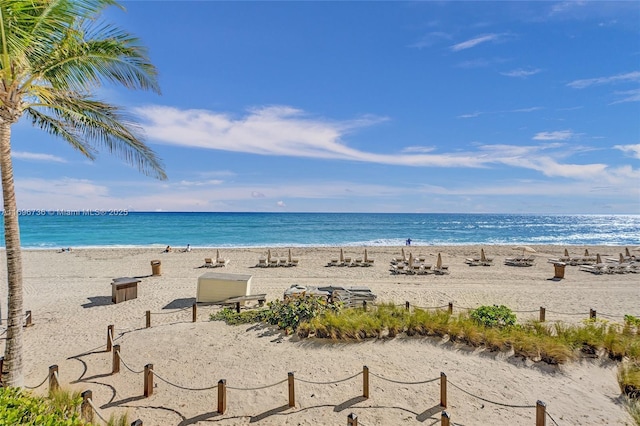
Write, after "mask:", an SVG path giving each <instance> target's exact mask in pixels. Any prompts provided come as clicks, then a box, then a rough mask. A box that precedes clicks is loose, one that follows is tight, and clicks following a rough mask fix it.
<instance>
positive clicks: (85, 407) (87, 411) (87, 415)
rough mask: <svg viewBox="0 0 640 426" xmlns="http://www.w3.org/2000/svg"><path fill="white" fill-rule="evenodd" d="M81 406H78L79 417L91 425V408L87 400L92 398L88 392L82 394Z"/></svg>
mask: <svg viewBox="0 0 640 426" xmlns="http://www.w3.org/2000/svg"><path fill="white" fill-rule="evenodd" d="M81 395H82V404H81V405H80V417H82V420H84V421H85V422H87V423H93V407H91V403H90V402H89V400H90V399H91V397H92V395H93V394H92V393H91V391H90V390H86V391H84V392H82V394H81Z"/></svg>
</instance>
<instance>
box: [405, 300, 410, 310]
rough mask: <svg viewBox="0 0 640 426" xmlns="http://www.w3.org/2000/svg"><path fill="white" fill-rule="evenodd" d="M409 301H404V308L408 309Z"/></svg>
mask: <svg viewBox="0 0 640 426" xmlns="http://www.w3.org/2000/svg"><path fill="white" fill-rule="evenodd" d="M409 307H410V305H409V301H408V300H407V301H406V302H404V308H405V309H406V310H407V311H408V310H409Z"/></svg>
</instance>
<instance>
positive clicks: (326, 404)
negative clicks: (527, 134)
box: [0, 246, 640, 426]
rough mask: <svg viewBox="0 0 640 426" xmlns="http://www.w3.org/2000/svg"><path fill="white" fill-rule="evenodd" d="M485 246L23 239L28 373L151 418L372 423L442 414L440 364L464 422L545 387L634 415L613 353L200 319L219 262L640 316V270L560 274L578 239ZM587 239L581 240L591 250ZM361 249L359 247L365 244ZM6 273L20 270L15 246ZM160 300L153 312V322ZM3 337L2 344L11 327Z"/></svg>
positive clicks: (265, 280)
mask: <svg viewBox="0 0 640 426" xmlns="http://www.w3.org/2000/svg"><path fill="white" fill-rule="evenodd" d="M484 247H485V250H486V252H487V256H489V257H493V258H494V259H495V260H494V265H493V266H491V267H470V266H468V265H466V264H465V263H464V259H465V258H467V257H471V256H478V255H479V252H480V246H443V247H436V246H412V247H407V248H406V250H407V254H408V252H409V251H411V252H412V253H413V254H414V256H417V255H419V254H423V255H425V256H426V257H427V261H428V262H431V263H433V264H435V261H436V256H437V253H438V252H440V253H442V256H443V260H444V263H445V264H448V265H449V270H450V274H449V275H443V276H434V275H428V276H405V275H391V274H390V272H389V261H390V259H391V258H392V257H394V256H398V255H399V253H400V249H401V247H369V248H368V252H369V257H372V258H375V263H374V265H373V266H372V267H369V268H362V267H357V268H340V267H325V265H326V264H327V262H328V261H329V260H330V259H331V258H332V257H335V256H337V254H338V252H339V248H325V247H323V248H294V249H293V254H294V257H296V258H299V259H300V262H299V266H297V267H292V268H255V267H254V266H255V265H256V264H257V263H258V258H259V257H260V256H262V255H264V254H266V248H265V249H258V248H251V249H240V248H236V249H221V250H220V255H221V257H225V258H228V259H230V263H229V264H228V265H227V267H226V268H218V269H203V268H198V267H199V266H201V265H203V264H204V258H205V257H215V249H198V248H194V249H193V250H192V251H191V252H189V253H180V252H172V253H162V254H161V253H160V251H161V250H162V249H146V248H145V249H74V250H73V251H71V252H65V253H58V252H57V251H55V250H51V251H38V250H34V251H25V252H23V257H24V293H25V303H24V307H25V310H31V311H32V315H33V326H32V327H30V328H28V329H25V333H24V337H25V342H24V355H25V360H24V361H25V363H24V365H25V384H26V385H27V386H35V385H37V384H39V383H40V382H41V381H42V380H43V379H44V378H45V377H47V374H48V368H49V366H50V365H54V364H56V365H58V367H59V377H60V380H61V382H62V384H63V386H65V387H67V388H71V389H75V390H78V391H83V390H86V389H90V390H92V392H93V401H94V403H95V405H96V406H97V407H98V408H99V412H100V414H101V415H102V416H105V417H108V416H110V415H111V414H123V413H125V412H127V413H128V416H129V421H130V422H131V421H133V420H135V419H138V418H139V419H141V420H143V422H144V424H145V426H146V425H192V424H193V425H195V424H200V425H204V424H222V425H243V424H249V423H257V424H262V425H338V424H346V422H347V416H348V414H349V413H355V414H357V416H358V419H359V421H360V424H364V425H367V426H370V425H399V424H429V425H433V424H436V423H437V424H439V422H440V416H441V409H440V408H439V407H438V404H439V401H440V387H439V380H436V381H433V382H429V383H423V384H411V383H412V382H423V381H428V380H431V379H437V378H439V376H440V373H441V372H444V373H445V374H446V375H447V378H448V381H449V386H448V407H447V411H448V412H449V413H450V414H451V421H452V422H454V423H456V424H466V425H480V424H496V425H533V424H535V408H530V407H529V408H520V407H510V406H509V405H512V406H534V405H535V404H536V401H538V400H541V401H544V402H545V403H546V404H547V412H548V413H549V414H550V415H551V416H552V417H553V419H555V421H557V423H558V424H560V425H562V424H564V425H569V424H570V425H597V424H620V425H624V424H629V425H631V424H633V421H632V419H631V418H630V416H629V415H628V414H627V412H626V411H625V409H624V406H623V404H622V398H621V397H620V390H619V387H618V384H617V381H616V371H617V368H616V364H615V363H613V362H611V361H608V360H606V359H595V360H594V359H583V360H579V361H574V362H571V363H569V364H566V365H562V366H551V365H547V364H544V363H541V362H538V363H536V362H533V361H529V360H527V361H523V360H522V359H519V358H516V357H514V356H512V355H511V354H509V353H494V352H489V351H486V350H480V349H476V350H473V349H469V348H466V347H464V346H460V345H457V344H453V343H451V342H446V341H441V340H437V339H431V338H416V337H398V338H395V339H386V340H367V341H363V342H331V341H326V340H319V339H303V340H300V339H298V338H296V337H290V336H285V335H283V334H282V333H280V332H278V331H277V330H275V329H274V328H272V327H267V326H262V325H258V326H255V325H254V326H248V325H244V326H228V325H226V324H224V323H222V322H217V321H216V322H211V321H209V314H210V313H211V312H214V311H216V310H217V309H219V308H218V307H215V306H199V307H198V317H197V322H195V323H193V322H191V315H192V311H191V306H192V304H193V303H194V301H195V296H196V287H197V278H198V277H199V276H200V275H202V274H204V273H206V272H214V271H215V272H228V273H241V274H251V275H252V276H253V279H252V288H251V290H252V293H266V294H267V300H273V299H281V298H282V295H283V292H284V290H286V289H287V288H288V287H289V286H290V285H292V284H302V285H337V286H354V285H358V286H368V287H370V288H371V290H372V291H373V292H374V293H376V294H377V295H378V302H394V303H397V304H404V303H405V301H409V302H410V303H411V304H412V305H414V306H421V307H432V306H443V305H447V304H448V303H449V302H453V304H454V309H455V311H456V312H457V311H458V309H459V308H474V307H477V306H480V305H492V304H504V305H506V306H508V307H510V308H511V309H513V310H514V311H517V312H518V314H517V315H518V319H519V320H525V319H527V318H532V319H533V318H537V316H538V310H539V307H541V306H542V307H545V308H546V318H547V321H553V320H564V321H568V322H573V323H577V322H580V321H581V320H582V319H585V318H587V317H588V312H589V309H595V310H596V311H597V313H598V317H603V318H606V319H608V320H610V321H618V322H621V321H622V317H623V316H624V315H625V314H632V315H640V312H639V307H638V300H640V285H638V275H637V274H623V275H606V276H597V275H593V274H590V273H587V272H582V271H579V269H578V267H570V266H567V268H566V273H565V279H563V280H561V281H554V280H552V279H551V278H552V277H553V275H554V268H553V265H551V264H549V263H547V258H549V257H559V256H560V255H561V254H562V251H563V249H564V247H559V246H533V247H534V248H535V249H536V250H537V253H536V254H535V255H536V256H537V261H536V264H535V265H534V266H533V267H528V268H518V267H510V266H505V265H503V260H504V258H505V257H511V256H514V255H517V254H519V253H518V252H517V251H514V250H513V248H512V247H509V246H484ZM588 248H589V250H590V252H591V253H592V254H595V253H600V254H601V255H602V257H603V258H604V257H616V258H617V256H618V253H619V252H621V251H623V249H624V248H620V247H603V246H600V247H588ZM584 249H585V247H574V248H572V249H570V252H571V254H572V255H578V254H582V253H583V252H584ZM362 252H363V248H356V247H347V248H345V254H347V255H350V256H351V257H356V256H360V255H362ZM276 253H277V255H279V257H286V254H287V251H286V249H283V248H278V249H272V254H274V255H276ZM520 254H521V253H520ZM154 259H158V260H160V261H161V268H162V275H161V276H157V277H151V276H149V275H150V274H151V266H150V261H151V260H154ZM0 272H1V273H2V274H3V275H6V265H5V263H4V259H3V260H2V262H1V263H0ZM127 276H129V277H143V278H141V280H142V281H141V283H140V284H139V285H138V297H137V298H136V299H135V300H129V301H126V302H123V303H119V304H112V303H111V280H112V279H113V278H116V277H127ZM6 291H7V290H6V286H5V287H3V288H2V289H0V298H1V300H2V306H3V312H2V316H3V317H6V312H5V310H4V307H6ZM182 308H185V309H183V310H181V309H182ZM147 310H150V311H151V312H152V319H151V321H152V327H151V328H148V329H147V328H145V311H147ZM109 324H113V325H114V326H115V338H116V340H115V343H116V344H119V345H121V349H120V353H121V355H122V360H123V361H124V363H125V364H126V367H125V366H122V367H121V370H120V372H119V373H118V374H114V375H111V374H110V373H111V368H112V353H110V352H105V347H106V335H107V326H108V325H109ZM0 330H1V329H0ZM0 349H2V350H3V351H4V340H3V341H2V344H1V348H0ZM149 363H151V364H153V369H154V372H155V374H156V377H155V387H154V390H153V395H152V396H150V397H148V398H145V397H143V374H142V373H141V372H140V371H142V370H143V368H144V366H145V365H146V364H149ZM365 365H366V366H368V368H369V371H370V373H371V376H370V397H369V398H368V399H364V398H361V397H360V396H361V395H362V376H361V375H358V373H361V372H362V369H363V366H365ZM131 370H133V372H132V371H131ZM289 372H294V373H295V379H296V385H295V386H296V388H295V392H296V406H295V407H294V408H289V407H287V402H288V393H287V392H288V390H287V381H286V380H287V377H288V373H289ZM354 375H358V376H357V377H355V378H353V379H350V380H345V381H341V382H339V383H327V382H336V381H340V380H342V379H345V378H348V377H351V376H354ZM220 379H225V380H226V381H227V382H226V383H227V386H228V387H229V389H228V391H227V412H226V413H225V414H223V415H220V414H218V413H216V409H217V390H216V387H215V386H216V385H217V383H218V381H219V380H220ZM167 382H170V383H171V384H169V383H167ZM308 382H322V384H314V383H308ZM276 383H278V384H277V385H274V384H276ZM325 383H326V384H325ZM174 385H177V386H174ZM270 385H274V386H270ZM182 388H191V389H203V388H209V389H207V390H200V391H197V390H187V389H182ZM248 388H254V389H253V390H246V389H248ZM460 389H462V390H460ZM35 392H37V393H44V392H46V384H45V385H43V386H42V387H40V388H38V389H37V390H36V391H35ZM469 394H472V395H474V396H472V395H469ZM476 396H477V397H479V398H477V397H476ZM483 399H484V400H483ZM485 400H488V401H492V402H498V403H499V404H504V405H498V404H493V403H492V402H488V401H485ZM547 424H553V422H551V420H548V423H547Z"/></svg>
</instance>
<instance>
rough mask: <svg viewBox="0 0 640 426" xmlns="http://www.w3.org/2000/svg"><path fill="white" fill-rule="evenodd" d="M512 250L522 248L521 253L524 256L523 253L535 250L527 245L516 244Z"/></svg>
mask: <svg viewBox="0 0 640 426" xmlns="http://www.w3.org/2000/svg"><path fill="white" fill-rule="evenodd" d="M513 249H514V250H522V255H523V256H524V253H525V252H527V253H535V252H536V250H535V249H534V248H533V247H529V246H517V247H514V248H513Z"/></svg>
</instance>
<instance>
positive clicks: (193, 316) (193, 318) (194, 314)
mask: <svg viewBox="0 0 640 426" xmlns="http://www.w3.org/2000/svg"><path fill="white" fill-rule="evenodd" d="M197 319H198V304H197V303H194V304H193V310H192V311H191V322H196V320H197Z"/></svg>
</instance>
